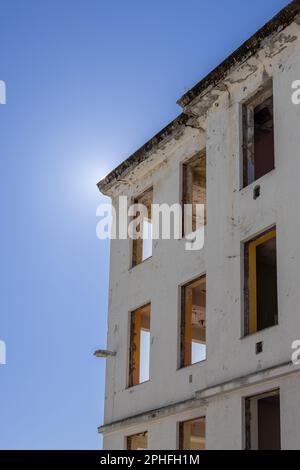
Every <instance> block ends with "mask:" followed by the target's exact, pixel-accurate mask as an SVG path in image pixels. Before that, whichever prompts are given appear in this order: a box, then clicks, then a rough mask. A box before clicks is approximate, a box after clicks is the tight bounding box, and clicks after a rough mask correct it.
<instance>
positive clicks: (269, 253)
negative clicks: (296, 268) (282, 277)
mask: <svg viewBox="0 0 300 470" xmlns="http://www.w3.org/2000/svg"><path fill="white" fill-rule="evenodd" d="M277 324H278V292H277V255H276V230H275V229H272V230H269V231H268V232H266V233H264V234H263V235H260V236H259V237H257V238H255V239H254V240H251V241H250V242H248V243H247V244H246V245H245V334H246V335H247V334H251V333H255V332H257V331H261V330H264V329H265V328H269V327H271V326H274V325H277Z"/></svg>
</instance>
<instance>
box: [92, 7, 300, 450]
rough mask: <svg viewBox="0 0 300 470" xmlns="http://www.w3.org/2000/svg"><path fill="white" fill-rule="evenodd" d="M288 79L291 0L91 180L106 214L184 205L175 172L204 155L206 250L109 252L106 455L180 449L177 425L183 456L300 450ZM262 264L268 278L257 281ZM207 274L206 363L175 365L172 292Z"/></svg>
mask: <svg viewBox="0 0 300 470" xmlns="http://www.w3.org/2000/svg"><path fill="white" fill-rule="evenodd" d="M297 80H300V2H299V1H294V2H292V3H291V4H290V5H288V6H287V7H286V8H285V9H284V10H282V11H281V12H280V13H279V14H278V15H277V16H276V17H275V18H273V19H272V20H271V21H270V22H269V23H268V24H267V25H266V26H264V27H263V28H262V29H261V30H260V31H259V32H258V33H256V34H255V35H254V36H253V37H252V38H251V39H250V40H249V41H247V42H246V43H245V44H244V45H242V46H241V47H240V48H239V49H238V50H237V51H236V52H235V53H234V54H232V55H231V56H230V57H229V58H228V59H227V60H226V61H225V62H224V63H222V64H221V65H220V66H219V67H218V68H217V69H216V70H214V71H213V72H212V73H211V74H209V75H208V76H207V77H206V78H204V79H203V80H202V81H201V82H200V83H199V84H197V85H196V86H195V87H194V88H193V89H192V90H190V91H189V92H188V93H187V94H186V95H184V96H183V97H182V98H181V99H180V100H179V102H178V103H179V104H180V105H181V106H182V108H183V111H182V114H181V115H180V116H179V117H178V118H177V119H175V120H174V121H173V122H172V123H170V125H168V126H167V127H166V128H165V129H163V130H162V131H161V132H160V133H159V134H158V135H156V136H155V137H154V138H153V139H151V140H150V141H149V142H148V143H146V144H145V145H144V146H143V147H142V148H141V149H139V150H138V151H137V152H136V153H135V154H134V155H132V156H131V157H130V158H128V159H127V160H126V161H125V162H124V163H122V164H121V165H120V166H119V167H118V168H117V169H115V170H114V171H112V172H111V173H110V174H109V175H108V176H107V177H106V178H105V179H103V180H102V181H100V183H99V189H100V190H101V191H102V192H103V193H104V194H106V195H108V196H110V197H111V198H112V201H113V203H114V205H115V206H116V207H118V197H119V196H120V195H123V196H124V195H125V196H127V198H128V200H132V199H135V198H137V197H138V196H140V195H141V194H143V193H144V192H145V191H146V190H148V189H149V188H152V197H153V202H154V203H159V204H162V203H167V204H170V205H172V204H174V203H176V202H178V203H179V202H182V186H183V183H182V175H183V171H182V167H183V165H184V164H186V162H187V161H189V159H191V158H192V157H194V156H195V155H197V154H201V152H203V151H204V150H205V153H206V202H205V204H206V217H207V220H206V226H205V244H204V248H203V249H202V250H200V251H186V249H185V242H184V239H181V240H170V241H166V240H156V241H153V249H152V256H151V257H149V258H148V259H147V260H145V261H144V262H141V263H137V264H136V265H134V266H132V264H131V256H132V241H131V240H112V242H111V267H110V294H109V320H108V344H107V347H108V349H109V350H111V351H114V352H116V355H115V356H114V357H110V358H109V359H108V360H107V369H106V393H105V420H104V425H103V426H101V427H100V428H99V431H100V432H102V433H103V436H104V448H105V449H124V448H127V447H129V448H132V447H131V446H134V445H135V444H134V442H135V440H134V439H132V436H136V442H138V443H137V444H136V445H137V446H138V448H143V447H144V446H146V447H148V448H149V449H177V448H179V447H183V448H186V447H185V446H186V444H185V439H187V436H186V434H185V433H188V432H189V433H190V434H192V433H193V431H191V429H190V430H189V431H185V428H184V426H182V423H185V422H190V421H191V420H196V423H197V426H198V424H199V427H198V428H197V431H196V432H195V442H196V444H194V446H195V447H192V448H198V447H197V445H199V446H200V448H203V447H205V448H206V449H245V448H253V449H255V448H264V446H265V448H272V446H273V447H276V446H277V447H278V440H279V439H280V447H281V448H282V449H300V366H299V365H296V364H294V363H293V362H292V360H291V357H292V353H293V350H292V344H293V343H294V342H295V341H296V340H300V312H299V305H300V289H299V285H300V243H299V234H300V216H299V204H300V184H299V181H300V155H299V149H300V105H297V104H296V103H293V101H292V93H293V88H292V85H293V83H295V82H296V81H297ZM264 94H265V95H264ZM270 100H271V101H270ZM265 103H268V106H267V105H265ZM268 112H269V117H268V118H265V116H266V113H268ZM245 116H246V117H245ZM247 119H248V120H247ZM268 119H269V120H268ZM251 120H252V121H251ZM261 122H263V125H262V127H261ZM270 122H272V124H270ZM266 123H267V124H266ZM247 126H248V127H247ZM247 129H248V130H247ZM249 129H250V130H252V131H251V132H252V134H251V132H250V133H249ZM260 133H262V134H263V136H266V135H267V137H268V139H269V140H270V139H273V144H272V145H274V153H272V152H273V150H272V149H271V150H269V153H270V155H271V154H272V155H273V160H272V155H271V156H268V157H266V158H268V162H267V163H266V161H265V162H264V163H263V164H262V163H261V162H262V160H261V159H262V158H263V155H264V147H263V151H261V144H260V142H262V141H261V140H259V139H260V137H259V136H260V135H261V134H260ZM248 134H249V135H252V137H250V138H252V139H253V140H252V144H251V142H249V137H247V136H248ZM253 135H254V137H253ZM245 136H246V137H245ZM245 139H246V140H245ZM247 139H248V140H247ZM263 142H265V141H263ZM251 145H252V146H251ZM265 145H266V144H265ZM268 148H269V147H268ZM270 148H271V147H270ZM249 149H250V150H249ZM249 155H250V156H249ZM256 155H257V156H256ZM258 155H259V158H258ZM256 159H257V161H256ZM246 167H247V168H248V173H249V172H250V173H251V175H252V176H251V178H250V177H249V174H248V177H247V175H246V176H245V174H246V173H245V171H246V170H245V168H246ZM245 178H246V179H245ZM247 178H248V179H247ZM275 237H276V245H275ZM268 243H269V245H268ZM270 243H271V244H270ZM261 247H262V248H263V254H262V255H260V251H259V250H260V248H261ZM255 250H256V251H255ZM274 250H276V253H275V251H274ZM259 256H262V258H259ZM266 258H268V261H267V264H268V269H270V271H268V273H269V274H267V275H266V274H265V275H264V276H263V277H262V279H261V280H260V276H261V272H262V271H259V270H260V269H261V266H262V265H263V264H264V262H265V259H266ZM274 260H275V261H274ZM275 264H276V267H275ZM271 265H272V268H270V266H271ZM265 268H266V265H264V269H265ZM266 269H267V268H266ZM271 269H273V271H271ZM274 269H275V271H274ZM264 272H266V271H264ZM274 272H275V274H276V276H275V277H276V279H275V278H274ZM203 276H205V279H206V284H205V288H204V291H203V292H205V296H206V300H205V305H204V306H203V305H201V308H202V309H203V308H204V309H205V320H203V319H202V325H204V328H205V340H203V335H202V339H201V340H199V344H200V343H201V341H202V343H204V341H205V347H206V353H205V357H202V360H201V361H196V362H195V363H191V362H192V361H191V360H190V362H186V363H182V362H181V359H180V356H181V352H182V348H181V343H182V341H185V339H182V333H181V328H182V325H181V322H182V309H184V308H185V307H184V306H182V288H183V286H188V283H190V282H191V281H193V280H195V279H198V278H201V277H203ZM272 276H273V278H274V279H273V278H272ZM253 279H254V281H253ZM266 279H268V281H269V284H267V285H266V284H265V280H266ZM272 279H273V282H272ZM253 282H254V284H253ZM255 282H256V284H255ZM260 282H261V284H260ZM253 286H254V287H253ZM253 289H254V291H255V292H253V291H252V290H253ZM268 302H269V303H272V311H271V313H270V315H268V317H265V316H264V315H265V313H264V312H265V311H267V310H268ZM148 305H151V322H150V323H149V321H148V320H147V321H148V323H147V324H150V327H148V326H147V327H145V331H148V330H149V334H150V373H149V377H148V379H147V380H145V381H143V382H141V383H139V378H138V377H137V378H136V381H134V380H132V381H131V382H129V376H130V370H129V369H130V367H132V364H131V361H134V357H133V354H132V352H131V347H132V345H131V341H132V331H131V328H132V322H133V321H135V322H137V318H141V317H142V315H141V314H140V312H139V310H140V309H141V307H143V306H148ZM199 309H200V304H199ZM196 310H197V309H196ZM136 312H137V313H136ZM274 312H275V313H274ZM133 314H134V315H135V316H133ZM138 315H139V316H138ZM204 322H205V323H204ZM134 327H135V328H137V327H136V323H135V324H134ZM141 328H142V327H141ZM199 337H200V336H199ZM196 343H197V340H195V344H196ZM132 358H133V359H132ZM266 417H268V418H266ZM200 418H201V419H202V421H201V422H200V421H199V422H197V419H200ZM203 419H204V420H205V424H203V423H204V421H203ZM265 420H267V421H269V422H271V423H272V428H273V429H275V428H276V429H277V428H278V429H277V435H276V436H275V437H274V440H273V442H271V443H268V442H267V443H266V442H265V441H264V436H265V435H266V434H268V435H269V432H270V429H268V427H267V424H266V422H265ZM199 433H200V434H201V436H200V437H201V439H200V437H199ZM145 436H146V439H145ZM188 439H190V442H192V438H191V435H189V437H188ZM200 441H201V442H200ZM190 445H192V446H193V444H190ZM268 446H269V447H268Z"/></svg>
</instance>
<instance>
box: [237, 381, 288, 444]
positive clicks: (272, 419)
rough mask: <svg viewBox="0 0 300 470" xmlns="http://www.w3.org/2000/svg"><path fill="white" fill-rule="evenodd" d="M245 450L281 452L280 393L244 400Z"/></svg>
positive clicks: (274, 392)
mask: <svg viewBox="0 0 300 470" xmlns="http://www.w3.org/2000/svg"><path fill="white" fill-rule="evenodd" d="M245 411H246V449H247V450H281V432H280V392H279V390H275V391H272V392H269V393H265V394H262V395H257V396H254V397H250V398H246V400H245Z"/></svg>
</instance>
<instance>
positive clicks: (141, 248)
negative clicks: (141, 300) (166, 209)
mask: <svg viewBox="0 0 300 470" xmlns="http://www.w3.org/2000/svg"><path fill="white" fill-rule="evenodd" d="M152 202H153V188H150V189H148V190H147V191H145V192H144V193H143V194H142V195H141V196H139V197H137V198H135V199H134V200H133V203H134V204H142V205H143V206H145V208H146V209H147V216H145V217H142V221H141V222H140V223H139V224H138V225H137V227H136V231H137V235H138V238H136V239H135V240H133V241H132V266H133V267H134V266H137V265H138V264H141V263H142V262H143V261H145V260H146V259H148V258H150V257H151V256H152ZM140 215H141V212H140V211H138V212H137V217H140Z"/></svg>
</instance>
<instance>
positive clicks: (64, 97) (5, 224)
mask: <svg viewBox="0 0 300 470" xmlns="http://www.w3.org/2000/svg"><path fill="white" fill-rule="evenodd" d="M286 3H287V2H286V1H284V0H267V1H261V0H252V1H251V2H245V1H241V0H215V1H213V2H211V1H207V0H151V1H150V0H142V1H141V0H26V1H24V0H1V3H0V19H1V27H0V79H1V80H5V82H6V85H7V104H6V105H5V106H0V136H1V137H0V164H1V169H0V170H1V171H0V178H1V184H0V193H1V194H0V201H1V202H0V204H1V232H0V237H1V283H0V286H1V293H0V340H4V341H5V342H6V345H7V365H5V366H1V365H0V448H1V449H97V448H99V447H100V445H101V441H100V437H99V436H98V435H97V426H98V425H99V424H100V423H101V422H102V414H103V399H104V369H105V364H104V362H103V360H101V359H96V358H94V357H93V356H92V353H93V352H94V350H95V349H97V348H100V347H105V346H106V312H107V290H108V260H109V246H108V244H107V243H106V242H103V241H99V240H97V238H96V232H95V230H96V223H97V219H96V215H95V212H96V207H97V205H98V204H99V203H100V202H101V201H103V197H101V195H100V193H99V192H98V190H97V189H96V186H95V185H96V182H97V181H98V180H99V179H100V178H101V177H102V176H103V175H105V174H106V173H107V172H108V171H109V170H111V169H113V167H115V166H116V165H117V164H118V163H119V162H121V161H122V160H124V159H125V158H126V157H127V156H128V155H130V154H131V153H132V152H133V151H134V150H136V149H137V148H138V147H139V146H141V145H142V144H143V143H144V142H145V141H146V140H148V139H149V138H150V137H152V135H153V134H155V133H156V132H157V131H159V130H160V129H161V128H162V127H163V126H165V125H166V124H167V123H168V122H169V121H170V120H172V119H173V118H174V117H176V116H177V115H178V114H179V112H180V108H179V107H178V106H177V105H176V100H177V99H178V98H179V97H180V96H181V95H182V94H183V93H184V92H185V91H187V90H188V89H189V88H191V87H192V86H193V85H194V84H195V83H196V82H197V81H199V80H200V79H201V78H202V77H203V76H204V75H205V74H206V73H208V72H209V71H210V70H211V69H212V68H213V67H215V66H216V65H218V63H219V62H220V61H221V60H222V59H224V58H225V57H226V56H227V55H229V54H230V53H231V52H232V51H233V50H234V49H236V47H238V46H239V45H240V44H241V43H242V42H243V41H244V40H246V39H247V38H248V37H249V36H250V35H251V34H252V33H254V32H255V31H256V30H257V29H258V28H259V27H260V26H262V25H263V24H264V23H265V22H266V21H267V20H268V19H269V18H271V16H272V15H274V14H275V13H276V12H277V11H278V10H279V9H281V7H283V6H284V5H285V4H286Z"/></svg>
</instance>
